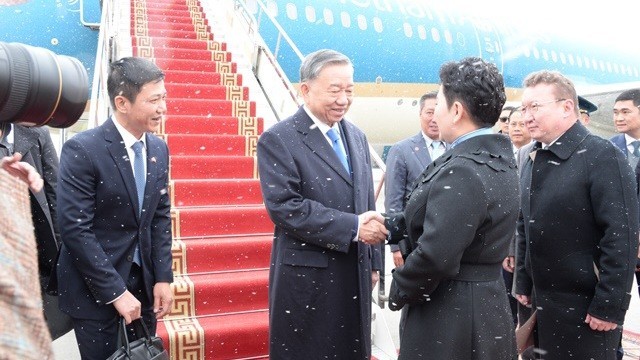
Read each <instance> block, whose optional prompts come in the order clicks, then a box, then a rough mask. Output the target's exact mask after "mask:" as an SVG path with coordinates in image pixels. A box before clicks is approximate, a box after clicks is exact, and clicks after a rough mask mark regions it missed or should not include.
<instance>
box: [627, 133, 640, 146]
mask: <svg viewBox="0 0 640 360" xmlns="http://www.w3.org/2000/svg"><path fill="white" fill-rule="evenodd" d="M636 140H638V139H634V138H632V137H631V136H629V135H628V134H624V141H625V144H627V146H629V145H630V144H631V143H632V142H634V141H636Z"/></svg>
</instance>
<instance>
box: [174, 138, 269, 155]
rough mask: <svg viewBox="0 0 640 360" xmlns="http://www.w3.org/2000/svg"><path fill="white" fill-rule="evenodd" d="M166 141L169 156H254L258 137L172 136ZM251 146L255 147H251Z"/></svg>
mask: <svg viewBox="0 0 640 360" xmlns="http://www.w3.org/2000/svg"><path fill="white" fill-rule="evenodd" d="M165 140H166V142H167V144H168V146H169V155H229V156H253V155H254V154H253V152H254V150H255V143H256V142H257V136H250V137H247V136H244V135H205V134H197V135H183V134H180V135H174V134H170V135H167V136H166V137H165ZM251 144H254V146H253V147H251ZM252 149H253V150H252Z"/></svg>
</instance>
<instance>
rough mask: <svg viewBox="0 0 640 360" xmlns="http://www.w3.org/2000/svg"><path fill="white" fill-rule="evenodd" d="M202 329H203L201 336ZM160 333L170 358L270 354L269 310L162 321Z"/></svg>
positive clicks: (158, 331)
mask: <svg viewBox="0 0 640 360" xmlns="http://www.w3.org/2000/svg"><path fill="white" fill-rule="evenodd" d="M196 321H197V325H196V324H195V322H196ZM167 328H169V329H170V333H171V335H169V331H167ZM200 329H202V330H203V331H204V333H203V334H202V337H201V333H200ZM157 333H158V335H159V336H160V337H161V338H162V339H163V341H164V345H165V348H166V349H169V356H170V358H171V359H257V358H263V357H264V358H267V356H268V353H269V314H268V312H267V311H266V310H264V311H256V312H250V313H241V314H229V315H219V316H216V315H212V316H203V317H198V318H197V319H196V320H195V321H194V320H193V319H182V320H164V321H159V322H158V330H157ZM169 336H171V337H172V339H171V340H169ZM171 343H174V344H175V346H173V347H172V346H171Z"/></svg>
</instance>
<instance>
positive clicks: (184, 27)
mask: <svg viewBox="0 0 640 360" xmlns="http://www.w3.org/2000/svg"><path fill="white" fill-rule="evenodd" d="M137 26H142V27H145V28H148V29H156V30H160V29H163V30H181V31H191V32H209V33H210V32H211V28H210V27H209V26H200V27H199V28H198V29H196V27H195V26H194V25H193V24H186V23H184V24H183V23H167V22H164V21H139V22H136V20H135V18H134V19H131V28H132V29H133V28H135V27H137ZM135 33H136V34H137V33H138V32H137V31H136V32H135Z"/></svg>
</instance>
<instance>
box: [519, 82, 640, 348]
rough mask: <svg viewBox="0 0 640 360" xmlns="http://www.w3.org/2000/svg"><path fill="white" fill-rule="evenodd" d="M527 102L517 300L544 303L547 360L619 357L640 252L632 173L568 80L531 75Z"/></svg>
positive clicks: (541, 316) (542, 343)
mask: <svg viewBox="0 0 640 360" xmlns="http://www.w3.org/2000/svg"><path fill="white" fill-rule="evenodd" d="M522 105H523V106H522V113H523V115H524V119H525V122H526V124H527V128H528V129H529V132H530V133H531V137H532V138H533V139H534V140H536V144H535V145H534V146H533V148H532V150H531V152H530V153H529V157H528V159H527V161H526V162H525V163H524V165H523V168H522V173H521V185H520V186H521V214H520V217H519V221H518V227H517V228H518V231H517V237H518V238H517V249H516V288H515V293H516V297H517V298H518V301H520V303H522V304H524V305H528V304H531V303H532V301H533V303H534V304H535V306H536V309H537V330H538V338H537V344H536V346H537V347H538V349H539V351H538V353H539V354H544V355H543V358H544V359H546V360H564V359H615V358H616V349H617V347H618V342H619V339H620V336H621V328H620V326H619V325H622V323H623V321H624V316H625V313H626V311H627V308H628V307H629V301H630V298H631V296H630V294H629V289H630V288H631V282H632V278H633V273H634V270H635V259H636V255H637V246H638V201H637V199H636V191H635V181H634V177H633V171H632V169H631V167H630V166H629V164H628V163H627V160H626V159H625V157H624V155H623V154H622V152H620V151H619V150H618V149H616V148H615V145H613V144H612V143H611V142H609V141H607V140H605V139H602V138H600V137H598V136H595V135H592V134H591V133H589V131H588V130H587V129H586V128H585V127H584V126H583V125H582V124H581V123H580V121H578V118H579V112H578V97H577V95H576V91H575V88H574V86H573V83H572V82H571V81H570V80H569V79H567V78H566V77H564V76H563V75H562V74H560V73H558V72H553V71H540V72H536V73H532V74H530V75H529V76H528V77H527V78H526V79H525V80H524V92H523V94H522ZM532 293H533V294H534V295H533V296H535V298H534V299H532V298H531V294H532Z"/></svg>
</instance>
